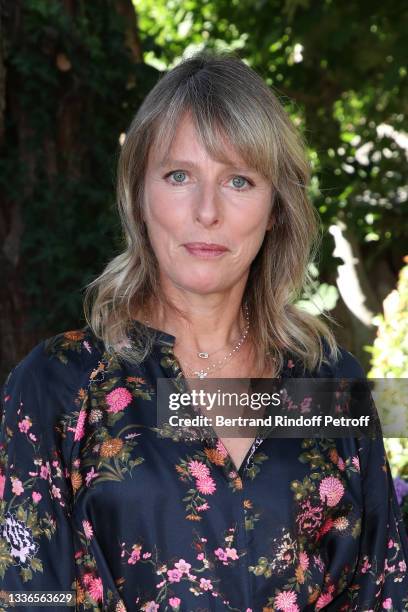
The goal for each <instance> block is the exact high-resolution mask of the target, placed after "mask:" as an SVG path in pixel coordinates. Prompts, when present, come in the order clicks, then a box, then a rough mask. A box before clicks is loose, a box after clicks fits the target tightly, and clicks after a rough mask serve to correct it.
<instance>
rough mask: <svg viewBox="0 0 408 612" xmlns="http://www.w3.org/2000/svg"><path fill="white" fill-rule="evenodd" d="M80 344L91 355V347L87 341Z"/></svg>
mask: <svg viewBox="0 0 408 612" xmlns="http://www.w3.org/2000/svg"><path fill="white" fill-rule="evenodd" d="M82 344H83V345H84V347H85V348H86V350H87V351H88V353H92V349H91V346H90V344H89V342H88V340H84V341H83V343H82Z"/></svg>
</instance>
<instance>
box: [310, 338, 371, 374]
mask: <svg viewBox="0 0 408 612" xmlns="http://www.w3.org/2000/svg"><path fill="white" fill-rule="evenodd" d="M322 344H323V353H324V357H325V362H323V363H322V365H321V366H320V368H319V369H318V370H317V371H315V372H314V374H313V375H314V376H316V377H319V378H366V374H365V371H364V368H363V366H362V365H361V363H360V361H359V360H358V359H357V357H356V356H355V355H353V353H351V352H350V351H348V350H346V349H345V348H344V347H343V346H341V345H339V344H338V345H337V355H336V356H333V355H332V354H331V351H330V347H329V345H328V343H327V341H326V340H325V339H322Z"/></svg>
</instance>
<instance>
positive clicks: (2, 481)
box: [0, 474, 6, 499]
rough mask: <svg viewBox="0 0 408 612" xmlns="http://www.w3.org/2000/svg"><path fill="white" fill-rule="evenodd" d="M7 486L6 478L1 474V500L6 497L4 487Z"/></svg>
mask: <svg viewBox="0 0 408 612" xmlns="http://www.w3.org/2000/svg"><path fill="white" fill-rule="evenodd" d="M5 485H6V477H5V476H4V475H3V474H0V499H3V497H4V487H5Z"/></svg>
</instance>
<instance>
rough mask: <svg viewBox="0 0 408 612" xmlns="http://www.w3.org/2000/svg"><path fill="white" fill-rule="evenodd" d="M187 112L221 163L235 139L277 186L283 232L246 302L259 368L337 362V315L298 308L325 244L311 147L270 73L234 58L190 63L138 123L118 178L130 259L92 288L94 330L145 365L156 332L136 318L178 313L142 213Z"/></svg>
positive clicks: (89, 309)
mask: <svg viewBox="0 0 408 612" xmlns="http://www.w3.org/2000/svg"><path fill="white" fill-rule="evenodd" d="M185 113H191V117H192V118H193V121H194V125H195V127H196V130H197V133H198V135H199V137H200V139H201V141H202V143H203V145H204V146H205V148H206V150H207V151H208V153H209V154H210V155H211V156H213V158H214V159H216V160H223V159H225V157H226V156H225V153H224V151H223V138H220V135H222V136H223V137H224V136H226V138H227V139H228V141H229V142H230V143H231V144H232V145H233V147H234V148H235V150H236V151H237V153H239V155H240V156H241V157H242V158H243V159H244V160H245V161H246V163H247V164H248V165H249V166H250V167H251V168H253V169H255V170H256V171H257V172H259V173H261V174H262V175H263V176H264V177H266V178H267V180H269V181H270V182H271V184H272V186H273V189H272V193H273V196H272V197H273V203H272V210H273V216H274V225H273V227H272V230H271V231H268V232H266V234H265V238H264V242H263V244H262V246H261V249H260V251H259V252H258V254H257V256H256V258H255V259H254V261H253V262H252V264H251V268H250V272H249V277H248V281H247V284H246V288H245V292H244V296H243V303H245V302H246V303H247V305H248V307H249V312H250V321H251V326H250V333H251V339H252V341H253V345H254V349H255V364H256V367H257V368H259V369H260V371H264V368H266V369H267V370H270V369H272V371H273V372H275V375H276V376H277V375H278V374H279V372H280V371H281V369H282V366H283V361H284V354H285V353H287V352H289V353H291V354H292V355H293V357H294V358H295V359H296V360H298V361H300V363H301V364H303V366H304V368H307V369H310V370H313V369H314V368H318V367H320V366H321V364H322V363H328V362H329V361H332V360H336V359H337V358H338V355H339V351H338V347H337V343H336V341H335V338H334V335H333V333H332V332H331V331H330V329H329V327H328V325H327V324H326V322H325V321H323V320H322V319H323V317H325V318H326V319H327V320H329V321H331V322H334V320H333V319H332V318H331V317H330V316H329V315H327V314H323V316H322V315H321V316H320V317H318V316H314V315H311V314H309V313H307V312H306V311H305V310H303V309H301V308H299V307H298V306H297V305H296V304H295V302H296V301H297V300H298V299H299V298H300V297H301V295H302V294H303V292H304V291H306V292H307V290H308V287H309V286H310V282H311V278H310V275H309V263H310V262H311V261H313V260H314V257H315V256H316V254H317V253H318V247H319V244H320V240H321V227H320V222H319V217H318V213H317V211H316V209H315V208H314V206H313V205H312V203H311V202H310V200H309V198H308V195H307V189H308V185H309V181H310V166H309V161H308V156H307V153H306V145H305V142H304V141H303V138H302V137H301V135H300V134H299V132H298V130H297V129H296V128H295V126H294V125H293V123H292V121H291V120H290V118H289V116H288V115H287V114H286V112H285V110H284V109H283V107H282V105H281V103H280V102H279V100H278V98H277V96H275V94H274V93H273V92H272V90H271V89H270V88H269V87H268V86H267V85H266V83H265V82H264V81H263V79H262V78H261V76H260V75H258V74H257V73H256V72H255V71H254V70H253V69H251V68H250V67H248V66H247V65H246V64H245V62H243V61H242V60H241V59H240V58H239V57H237V56H236V55H235V54H234V53H233V52H225V51H223V52H217V53H215V52H209V51H200V52H198V53H196V54H194V55H193V56H192V57H189V58H187V59H183V60H182V61H181V62H180V63H179V64H178V65H177V66H176V67H174V68H173V69H172V70H170V71H169V72H167V73H166V74H165V75H164V76H162V77H161V78H160V79H159V81H158V82H157V84H156V85H155V86H154V87H153V89H152V90H151V91H150V93H149V94H148V96H147V97H146V98H145V100H144V102H143V104H142V105H141V106H140V108H139V110H138V111H137V113H136V115H135V117H134V119H133V120H132V122H131V125H130V127H129V130H128V132H127V134H126V137H125V140H124V142H123V144H122V148H121V151H120V155H119V160H118V172H117V205H118V210H119V215H120V219H121V223H122V228H123V236H124V247H123V252H121V253H120V254H119V255H117V256H116V257H114V258H113V259H112V260H111V261H110V262H109V263H108V264H107V265H106V267H105V269H104V270H103V272H102V273H101V274H100V275H99V276H98V277H97V278H95V279H94V280H93V281H92V282H91V283H89V284H88V285H87V286H86V287H85V297H84V313H85V319H86V322H87V324H88V325H89V327H90V328H91V330H92V331H93V333H94V334H95V335H96V336H97V337H98V338H99V339H100V340H102V341H103V343H104V344H105V347H106V350H107V351H108V352H111V353H115V354H116V355H117V357H119V358H123V359H125V360H127V361H130V362H131V363H134V364H140V363H141V362H142V361H143V360H144V359H145V358H146V356H147V355H148V354H149V353H150V351H151V349H152V347H153V344H154V340H155V334H154V333H153V332H152V331H151V330H149V328H148V327H146V326H144V325H135V324H134V321H135V320H136V319H135V313H141V312H145V311H146V308H147V307H148V305H149V304H150V307H151V305H152V304H154V303H155V302H156V303H157V300H161V301H162V303H163V304H164V303H167V305H168V306H170V307H172V308H175V305H174V304H169V303H168V301H167V300H166V296H164V295H163V293H162V291H161V287H160V283H159V269H158V263H157V259H156V257H155V254H154V252H153V249H152V246H151V244H150V242H149V239H148V235H147V231H146V227H145V224H144V220H143V216H142V210H143V197H144V174H145V169H146V164H147V158H148V153H149V149H150V147H151V146H152V145H155V144H156V143H160V147H161V148H162V149H163V154H164V155H166V153H167V152H168V151H169V148H170V146H171V142H172V139H173V136H174V134H175V131H176V129H177V125H178V122H179V121H180V119H181V118H182V117H183V116H184V115H185ZM176 310H177V309H176ZM177 312H178V313H179V315H180V316H183V313H182V312H180V311H178V310H177ZM130 339H131V341H130ZM325 345H326V346H325Z"/></svg>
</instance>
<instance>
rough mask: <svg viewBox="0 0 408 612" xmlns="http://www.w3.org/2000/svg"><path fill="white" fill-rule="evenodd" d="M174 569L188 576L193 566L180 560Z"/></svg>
mask: <svg viewBox="0 0 408 612" xmlns="http://www.w3.org/2000/svg"><path fill="white" fill-rule="evenodd" d="M174 567H176V568H177V569H178V570H180V572H181V573H182V574H188V573H189V570H190V567H191V564H190V563H187V561H184V559H180V560H179V561H177V563H175V564H174Z"/></svg>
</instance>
